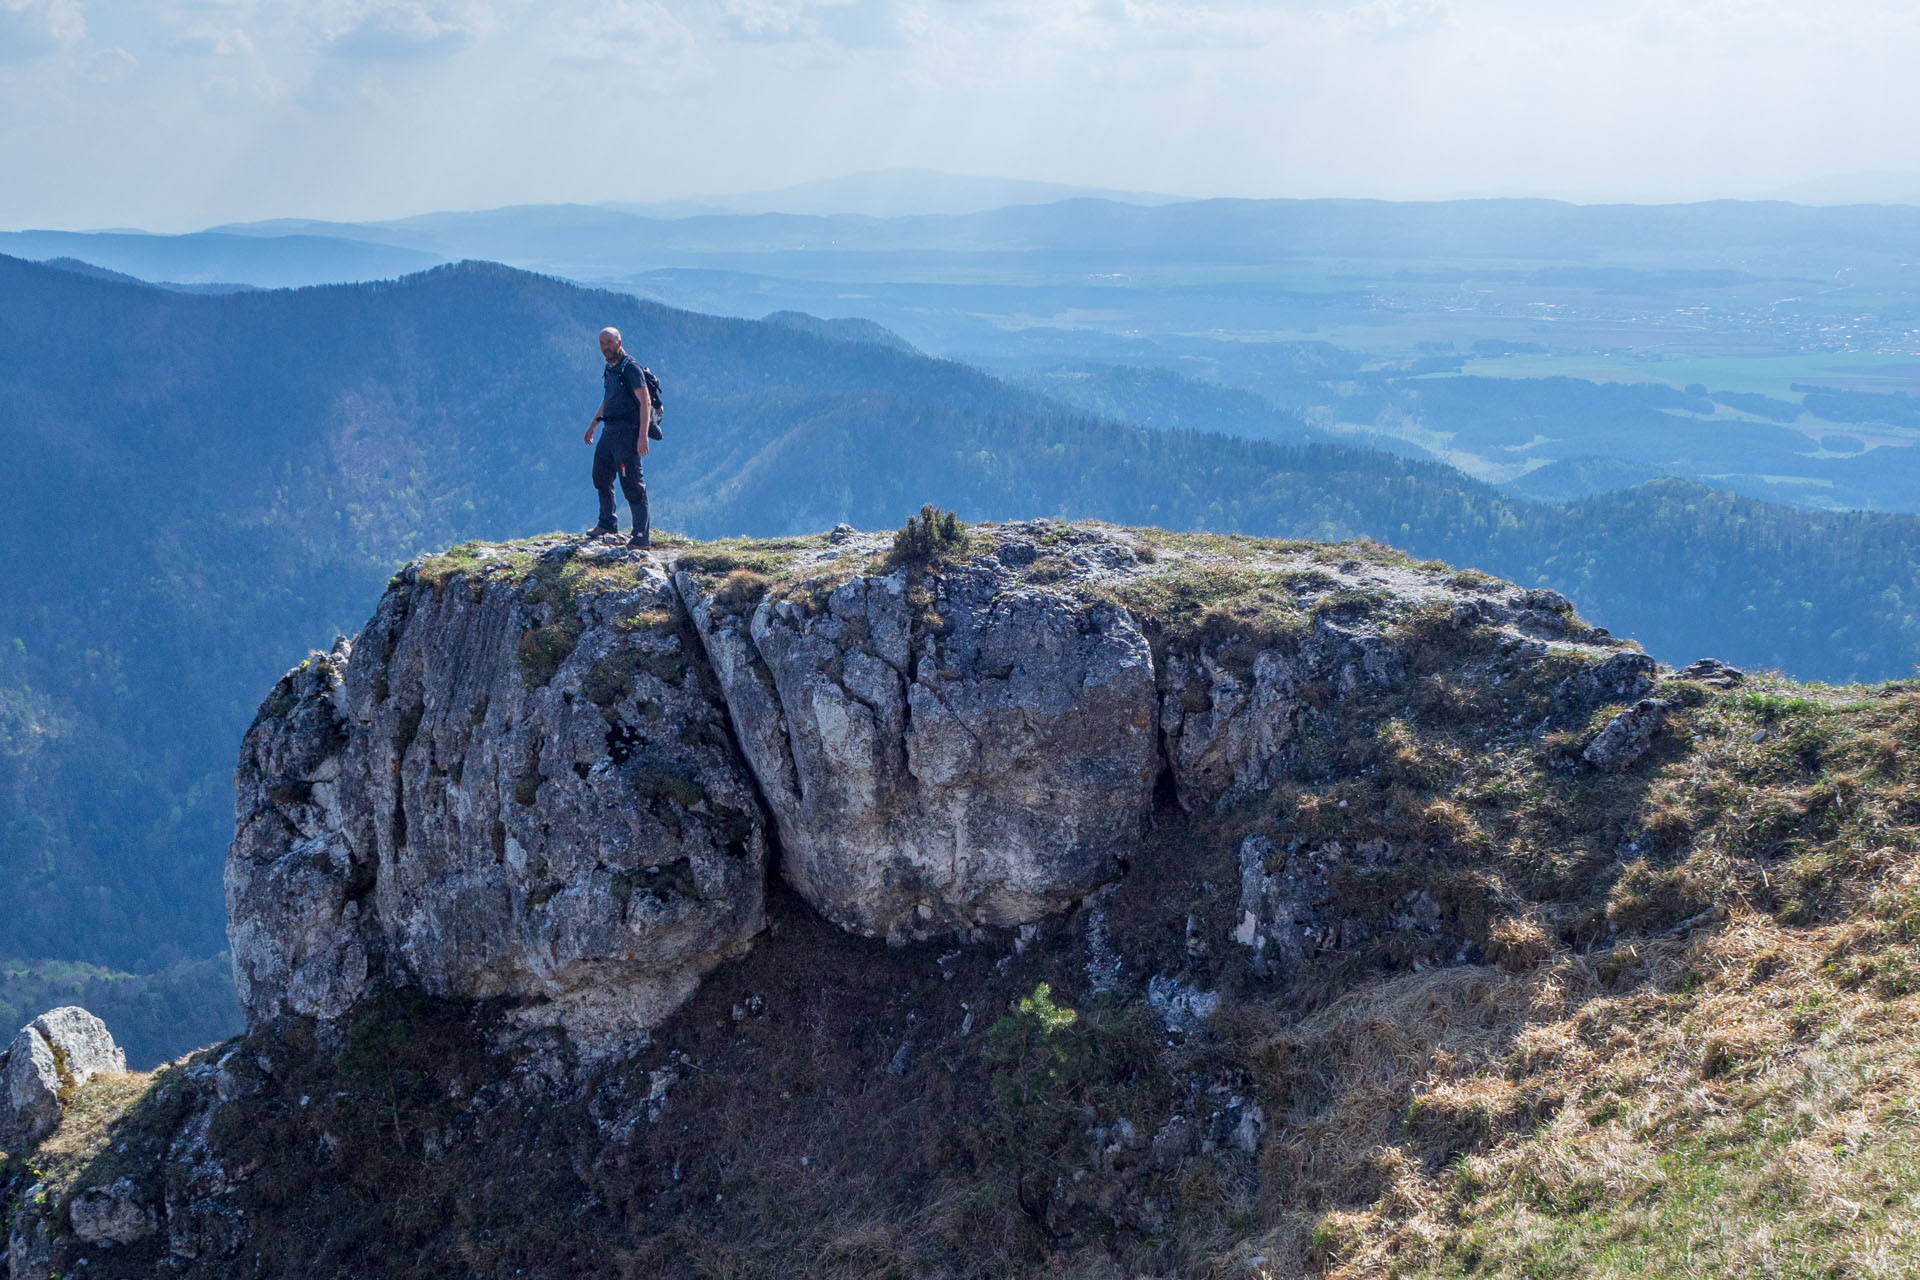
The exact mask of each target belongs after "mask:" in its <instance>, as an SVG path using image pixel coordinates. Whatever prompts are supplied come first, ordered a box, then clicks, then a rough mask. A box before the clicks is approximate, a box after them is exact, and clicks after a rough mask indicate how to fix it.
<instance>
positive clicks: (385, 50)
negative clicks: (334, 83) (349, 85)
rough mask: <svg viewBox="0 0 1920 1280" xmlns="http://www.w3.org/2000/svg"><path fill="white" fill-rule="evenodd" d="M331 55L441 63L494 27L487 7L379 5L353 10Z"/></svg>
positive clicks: (380, 0)
mask: <svg viewBox="0 0 1920 1280" xmlns="http://www.w3.org/2000/svg"><path fill="white" fill-rule="evenodd" d="M351 9H352V10H353V11H355V12H351V13H350V16H349V17H348V20H347V21H346V22H345V23H344V24H343V25H341V26H338V27H336V28H335V29H334V30H333V31H332V32H331V33H330V35H331V39H330V40H329V42H328V51H329V52H331V53H335V54H338V55H341V56H344V57H350V58H442V57H446V56H447V55H449V54H454V53H458V52H460V51H461V50H463V49H466V48H469V47H471V46H472V45H473V44H474V43H475V42H477V41H478V40H480V39H481V38H482V37H484V36H485V35H486V34H487V33H488V31H489V30H491V28H492V25H493V11H492V10H491V9H489V8H488V7H487V6H485V5H483V4H473V3H459V2H457V0H456V2H454V3H435V2H433V0H428V2H426V3H419V2H408V0H401V2H397V3H396V2H395V0H376V2H374V3H364V4H358V5H354V6H351Z"/></svg>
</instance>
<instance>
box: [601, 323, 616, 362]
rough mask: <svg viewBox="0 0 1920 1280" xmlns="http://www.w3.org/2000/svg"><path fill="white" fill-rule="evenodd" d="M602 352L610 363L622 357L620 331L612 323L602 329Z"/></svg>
mask: <svg viewBox="0 0 1920 1280" xmlns="http://www.w3.org/2000/svg"><path fill="white" fill-rule="evenodd" d="M600 354H601V355H603V356H605V357H606V358H607V363H609V364H611V363H613V362H614V361H615V360H618V359H619V358H620V331H619V330H618V329H616V328H614V327H613V326H612V325H608V326H607V327H606V328H604V329H602V330H601V331H600Z"/></svg>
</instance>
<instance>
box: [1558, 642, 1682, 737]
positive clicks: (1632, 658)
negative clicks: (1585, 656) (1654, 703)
mask: <svg viewBox="0 0 1920 1280" xmlns="http://www.w3.org/2000/svg"><path fill="white" fill-rule="evenodd" d="M1658 670H1659V664H1658V663H1656V662H1655V661H1654V660H1653V659H1652V658H1650V657H1648V656H1647V655H1646V654H1644V653H1631V652H1628V653H1616V654H1614V655H1613V656H1612V657H1610V658H1607V659H1605V660H1603V661H1601V662H1596V663H1592V664H1590V665H1588V666H1585V667H1582V668H1581V669H1580V670H1578V671H1576V672H1574V673H1573V674H1572V675H1570V676H1568V677H1567V678H1566V679H1565V680H1562V681H1561V682H1560V685H1559V687H1558V688H1556V689H1555V690H1554V691H1553V705H1554V710H1555V711H1556V712H1558V713H1559V714H1560V716H1561V717H1563V719H1565V720H1569V721H1585V719H1586V718H1587V716H1589V715H1591V714H1592V713H1593V711H1594V708H1596V707H1601V706H1605V705H1606V704H1607V703H1609V702H1632V701H1634V700H1635V699H1637V698H1640V697H1641V696H1643V695H1644V694H1645V693H1646V692H1647V691H1648V690H1649V689H1651V688H1653V677H1654V673H1655V672H1656V671H1658Z"/></svg>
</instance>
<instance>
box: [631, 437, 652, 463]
mask: <svg viewBox="0 0 1920 1280" xmlns="http://www.w3.org/2000/svg"><path fill="white" fill-rule="evenodd" d="M652 447H653V441H651V440H649V439H647V433H646V432H645V431H642V432H641V433H640V443H639V444H637V445H635V446H634V447H633V454H634V456H635V457H636V458H644V457H646V456H647V450H648V449H650V448H652Z"/></svg>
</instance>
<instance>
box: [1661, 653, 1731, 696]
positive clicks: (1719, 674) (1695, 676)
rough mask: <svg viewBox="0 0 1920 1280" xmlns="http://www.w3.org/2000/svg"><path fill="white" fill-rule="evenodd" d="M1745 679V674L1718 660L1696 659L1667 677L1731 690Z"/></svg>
mask: <svg viewBox="0 0 1920 1280" xmlns="http://www.w3.org/2000/svg"><path fill="white" fill-rule="evenodd" d="M1746 678H1747V673H1746V672H1744V671H1742V670H1740V668H1738V667H1730V666H1728V665H1727V664H1726V663H1724V662H1722V661H1720V659H1718V658H1696V659H1694V660H1693V661H1692V662H1689V663H1688V664H1687V665H1686V666H1684V667H1682V668H1680V669H1679V670H1678V671H1676V672H1674V673H1673V674H1672V675H1670V676H1668V677H1667V679H1669V680H1694V681H1698V682H1699V683H1701V684H1705V685H1711V686H1713V687H1714V688H1716V689H1731V688H1733V687H1734V686H1735V685H1737V684H1741V683H1743V682H1745V680H1746Z"/></svg>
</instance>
